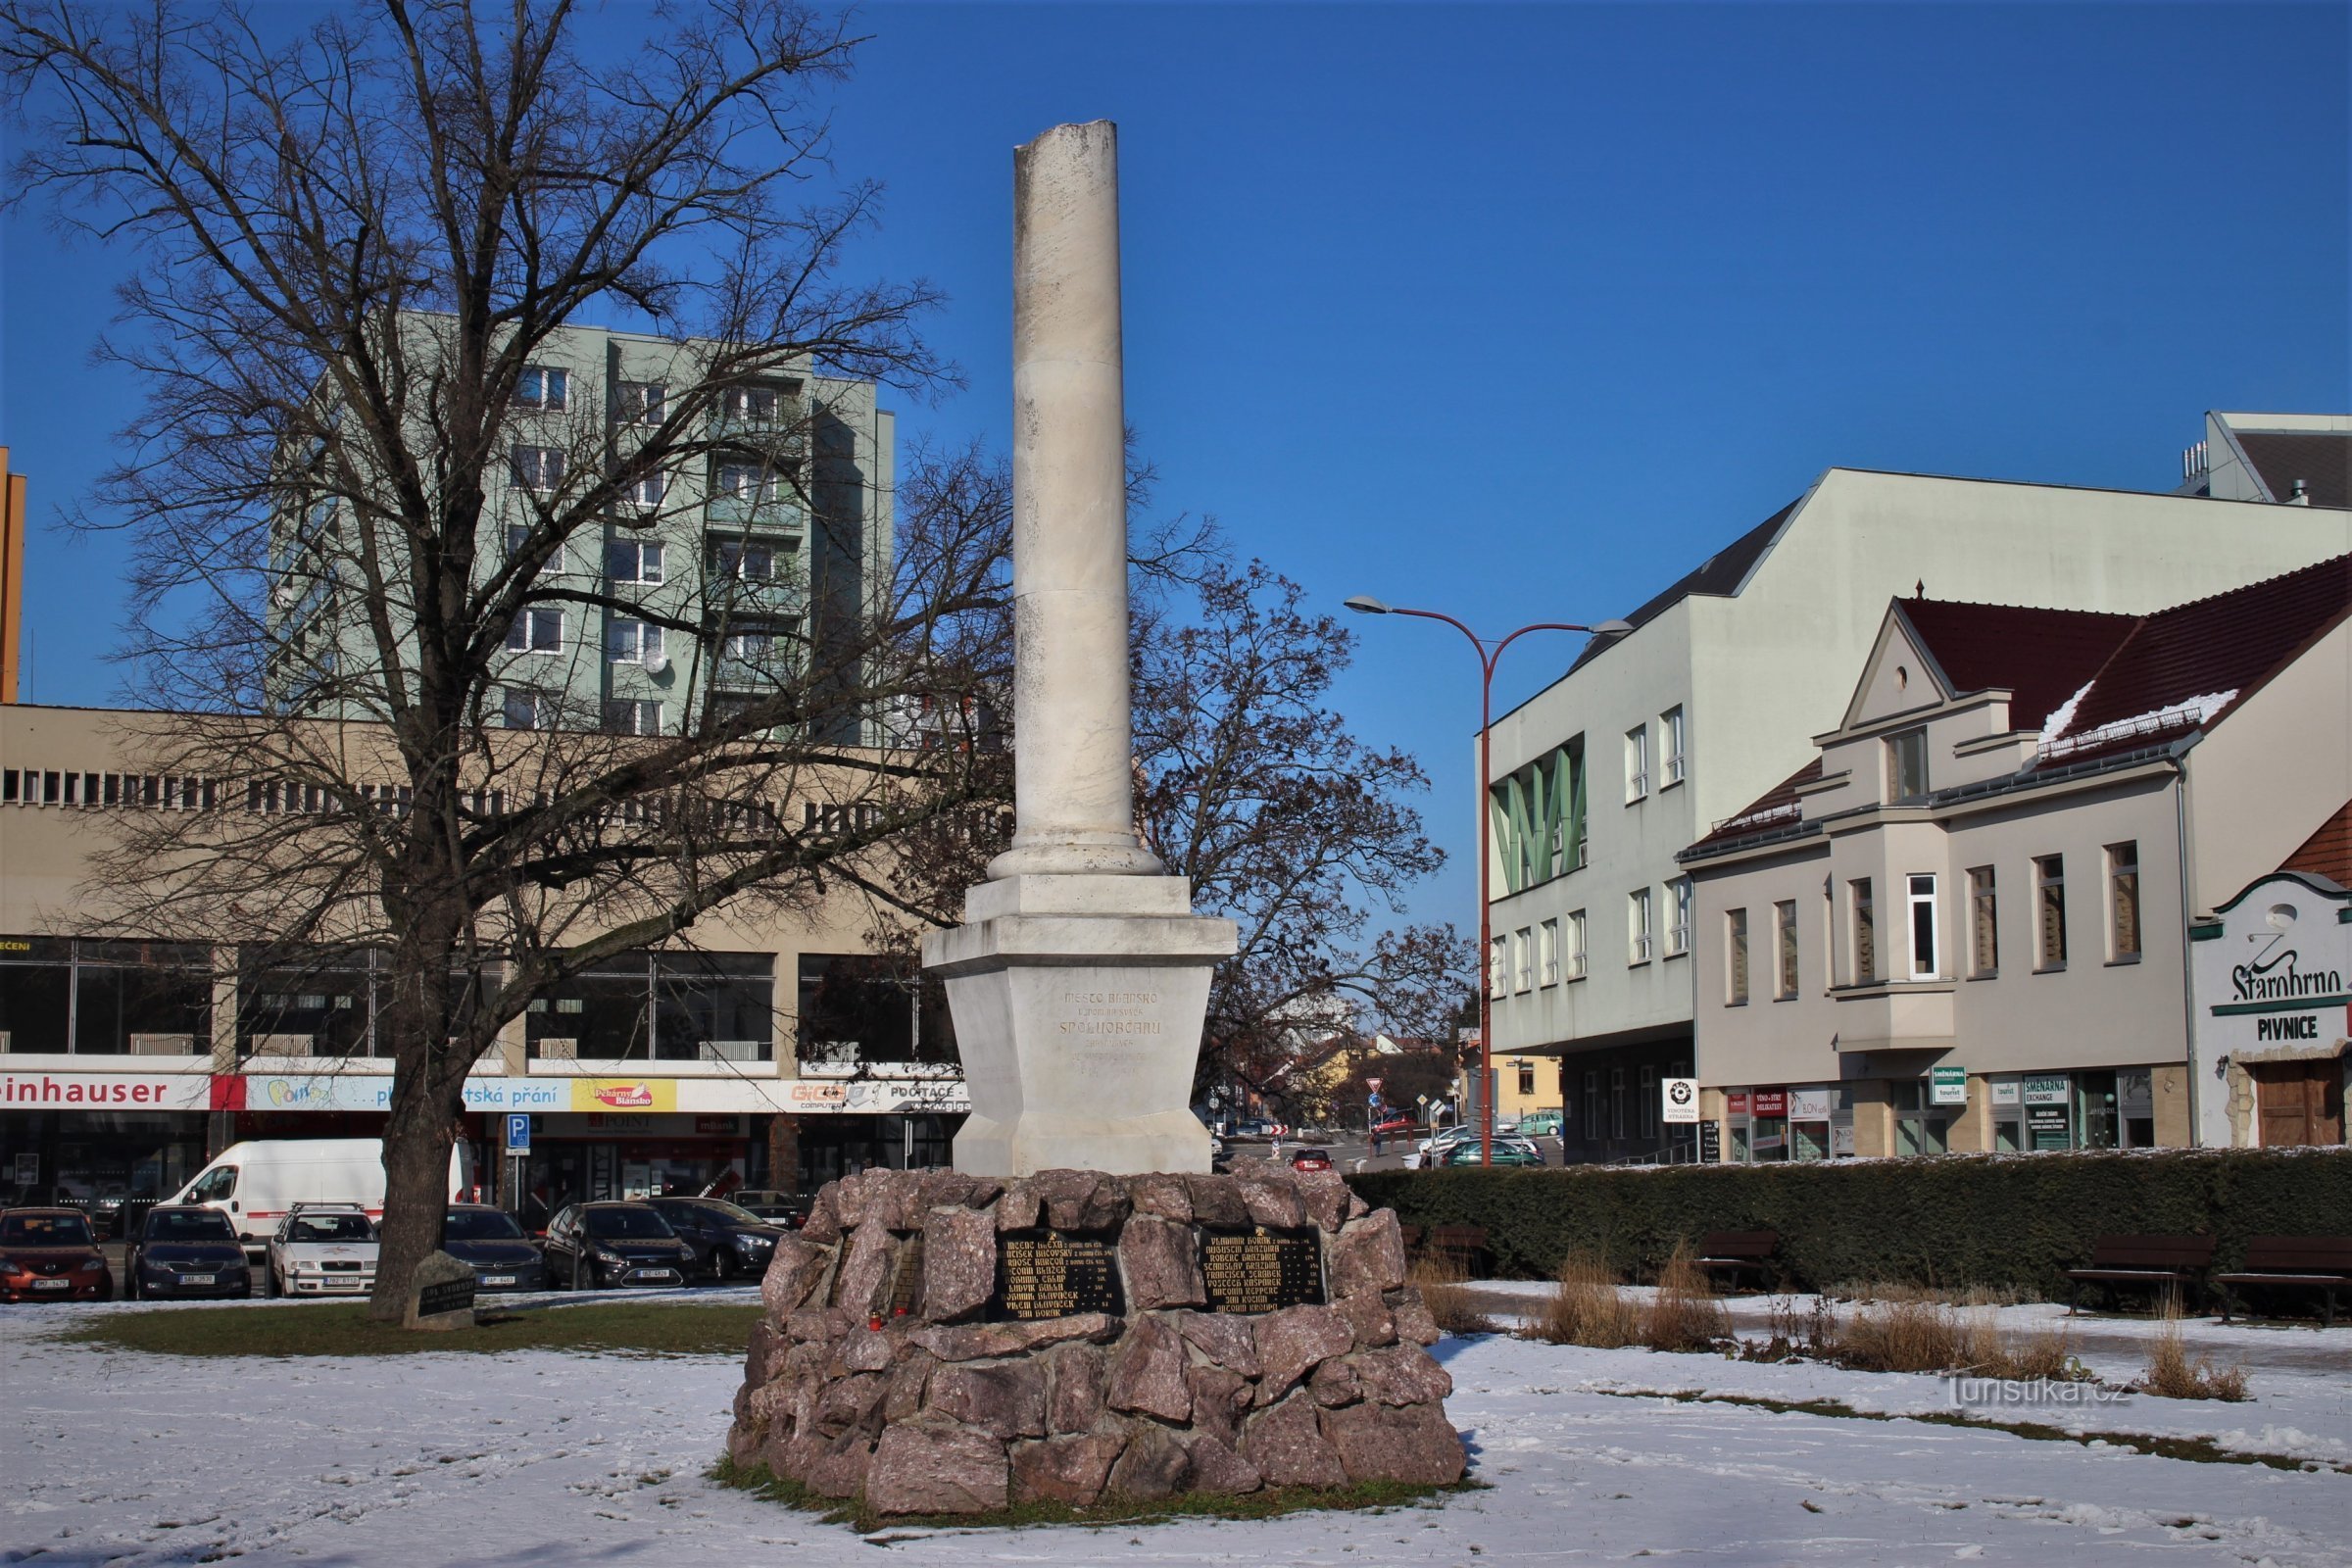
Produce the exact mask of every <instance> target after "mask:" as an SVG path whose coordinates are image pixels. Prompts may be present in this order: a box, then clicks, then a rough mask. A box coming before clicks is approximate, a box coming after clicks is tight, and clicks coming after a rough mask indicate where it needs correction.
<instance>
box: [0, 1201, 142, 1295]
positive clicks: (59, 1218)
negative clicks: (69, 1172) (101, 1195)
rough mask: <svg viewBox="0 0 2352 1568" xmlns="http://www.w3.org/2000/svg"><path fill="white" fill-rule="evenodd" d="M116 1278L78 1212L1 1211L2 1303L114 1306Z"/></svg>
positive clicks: (48, 1209) (0, 1283) (0, 1268)
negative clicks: (107, 1303)
mask: <svg viewBox="0 0 2352 1568" xmlns="http://www.w3.org/2000/svg"><path fill="white" fill-rule="evenodd" d="M114 1296H115V1276H114V1274H113V1272H112V1271H111V1270H109V1269H108V1268H107V1266H106V1254H105V1253H104V1252H102V1251H100V1250H98V1238H97V1236H96V1235H95V1234H93V1233H92V1231H91V1230H90V1220H89V1216H88V1215H86V1214H84V1213H82V1211H81V1210H79V1209H77V1208H11V1209H7V1210H4V1211H0V1301H110V1300H112V1299H114Z"/></svg>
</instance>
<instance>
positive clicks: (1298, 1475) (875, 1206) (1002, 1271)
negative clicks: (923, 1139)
mask: <svg viewBox="0 0 2352 1568" xmlns="http://www.w3.org/2000/svg"><path fill="white" fill-rule="evenodd" d="M1403 1256H1404V1249H1403V1246H1402V1243H1401V1238H1400V1237H1399V1234H1398V1231H1397V1216H1396V1214H1395V1213H1394V1212H1392V1211H1391V1210H1388V1209H1381V1210H1379V1211H1377V1212H1371V1211H1367V1210H1366V1209H1365V1207H1364V1205H1363V1203H1362V1201H1359V1200H1358V1199H1356V1198H1355V1197H1354V1196H1353V1195H1352V1194H1350V1193H1349V1192H1348V1189H1347V1187H1346V1185H1345V1184H1344V1183H1342V1182H1341V1180H1340V1179H1339V1177H1337V1176H1336V1175H1333V1174H1332V1173H1330V1172H1301V1173H1294V1172H1289V1171H1269V1172H1264V1173H1252V1174H1250V1175H1249V1176H1246V1177H1235V1176H1213V1175H1211V1176H1202V1175H1184V1176H1168V1175H1147V1176H1112V1175H1105V1174H1103V1173H1101V1172H1096V1171H1075V1170H1051V1171H1041V1172H1039V1173H1038V1174H1036V1175H1035V1176H1028V1177H1020V1178H1015V1179H1013V1180H1010V1181H998V1180H995V1179H993V1178H986V1177H982V1178H973V1177H971V1176H968V1175H959V1174H957V1173H956V1172H952V1171H868V1172H866V1173H865V1174H863V1175H860V1176H852V1177H849V1178H846V1179H845V1180H842V1181H839V1182H835V1183H833V1184H831V1185H829V1186H827V1187H826V1188H825V1190H824V1191H823V1192H821V1193H819V1194H818V1195H817V1198H816V1202H815V1204H814V1206H813V1208H812V1210H811V1212H810V1215H809V1225H808V1227H807V1228H806V1229H805V1230H804V1231H802V1232H801V1233H800V1234H798V1235H796V1236H793V1237H789V1238H787V1239H786V1240H785V1241H784V1242H782V1243H781V1244H779V1245H778V1247H777V1249H776V1255H775V1258H774V1260H773V1261H772V1262H771V1263H770V1264H769V1265H768V1272H767V1277H766V1280H765V1282H764V1285H763V1287H762V1291H761V1298H762V1299H763V1301H764V1303H765V1310H764V1312H763V1313H762V1315H761V1318H760V1323H759V1325H758V1326H757V1327H756V1328H755V1329H754V1330H753V1333H752V1342H751V1347H750V1349H749V1352H748V1353H747V1355H746V1356H745V1359H744V1379H743V1388H742V1390H741V1391H740V1392H739V1393H738V1394H737V1395H736V1397H735V1424H734V1428H733V1430H732V1431H731V1432H730V1433H729V1434H728V1439H727V1448H728V1452H729V1453H731V1454H732V1455H733V1456H734V1457H735V1458H736V1459H737V1460H738V1461H740V1462H744V1463H761V1464H765V1465H766V1466H767V1467H768V1469H769V1470H770V1471H772V1472H773V1473H774V1474H776V1475H778V1476H782V1477H786V1478H788V1479H790V1480H793V1481H796V1482H799V1483H800V1484H801V1485H803V1486H806V1487H808V1488H809V1490H810V1491H811V1492H814V1493H816V1494H817V1495H821V1496H827V1497H862V1498H863V1499H864V1500H865V1502H866V1503H867V1504H868V1505H869V1506H870V1507H872V1508H874V1509H875V1510H877V1511H878V1512H882V1513H891V1514H956V1513H984V1512H988V1511H991V1510H994V1509H998V1508H1003V1507H1005V1506H1006V1505H1007V1504H1009V1503H1019V1502H1027V1501H1032V1500H1048V1501H1054V1502H1061V1503H1067V1504H1070V1505H1073V1506H1078V1507H1083V1506H1086V1505H1087V1504H1090V1503H1093V1502H1095V1501H1097V1500H1099V1499H1100V1498H1103V1497H1104V1496H1109V1495H1124V1496H1132V1497H1144V1498H1152V1497H1166V1496H1171V1495H1178V1494H1182V1493H1188V1492H1212V1493H1220V1494H1235V1493H1250V1492H1255V1491H1257V1490H1259V1489H1260V1488H1263V1487H1288V1486H1306V1487H1338V1486H1345V1485H1348V1484H1350V1483H1354V1482H1364V1481H1408V1482H1425V1483H1434V1484H1444V1483H1448V1482H1453V1481H1458V1480H1460V1479H1461V1476H1462V1470H1463V1454H1462V1445H1461V1440H1460V1439H1459V1438H1458V1437H1457V1436H1456V1435H1455V1434H1454V1430H1453V1427H1452V1425H1451V1423H1450V1422H1448V1421H1447V1420H1446V1407H1445V1398H1446V1395H1447V1394H1449V1393H1451V1392H1452V1389H1453V1383H1452V1380H1451V1379H1450V1378H1449V1377H1447V1376H1446V1370H1445V1368H1443V1367H1441V1366H1440V1365H1438V1363H1437V1362H1436V1361H1435V1360H1434V1359H1432V1358H1431V1356H1430V1354H1429V1352H1428V1350H1427V1349H1426V1348H1424V1347H1426V1346H1428V1345H1430V1344H1431V1343H1433V1342H1435V1341H1436V1339H1437V1337H1438V1331H1437V1326H1436V1324H1435V1323H1434V1322H1432V1321H1431V1318H1430V1315H1429V1311H1428V1309H1427V1308H1426V1307H1425V1306H1424V1305H1423V1304H1422V1302H1421V1298H1420V1293H1419V1292H1418V1291H1416V1290H1414V1288H1413V1287H1412V1286H1410V1285H1407V1284H1406V1283H1405V1282H1404V1270H1403V1264H1402V1260H1403Z"/></svg>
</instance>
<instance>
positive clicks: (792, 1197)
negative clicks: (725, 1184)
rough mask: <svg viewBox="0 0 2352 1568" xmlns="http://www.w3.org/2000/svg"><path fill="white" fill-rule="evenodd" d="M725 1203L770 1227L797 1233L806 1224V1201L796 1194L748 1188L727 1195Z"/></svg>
mask: <svg viewBox="0 0 2352 1568" xmlns="http://www.w3.org/2000/svg"><path fill="white" fill-rule="evenodd" d="M727 1201H729V1202H731V1203H733V1204H735V1205H736V1206H737V1207H738V1208H741V1209H743V1210H745V1211H746V1212H748V1213H752V1214H757V1215H759V1216H760V1218H761V1219H763V1220H765V1221H766V1222H767V1223H768V1224H770V1225H779V1226H783V1227H785V1228H786V1229H789V1230H796V1231H797V1230H799V1229H800V1228H801V1227H802V1226H804V1225H806V1224H808V1223H809V1200H807V1199H806V1198H802V1197H800V1196H798V1195H797V1194H793V1193H779V1192H775V1191H773V1190H771V1189H769V1188H764V1187H749V1188H745V1189H744V1190H743V1191H741V1192H738V1193H730V1194H728V1195H727Z"/></svg>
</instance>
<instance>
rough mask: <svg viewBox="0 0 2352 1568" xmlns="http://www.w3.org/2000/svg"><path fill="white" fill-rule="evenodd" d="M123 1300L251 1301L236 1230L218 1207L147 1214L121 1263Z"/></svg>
mask: <svg viewBox="0 0 2352 1568" xmlns="http://www.w3.org/2000/svg"><path fill="white" fill-rule="evenodd" d="M252 1294H253V1271H252V1269H251V1268H250V1267H249V1266H248V1265H247V1264H246V1261H245V1249H244V1248H243V1247H242V1246H241V1245H239V1243H238V1241H237V1232H236V1228H235V1227H234V1226H232V1225H230V1224H229V1222H228V1216H227V1215H226V1214H223V1213H221V1211H220V1210H219V1209H217V1208H206V1207H204V1206H202V1205H201V1204H196V1203H165V1204H160V1205H158V1206H157V1207H154V1208H151V1209H149V1210H148V1211H147V1218H146V1220H145V1221H144V1223H142V1224H141V1225H140V1227H139V1233H138V1235H137V1236H136V1237H135V1238H133V1239H132V1241H131V1244H130V1248H129V1251H128V1254H127V1255H126V1256H125V1257H124V1258H123V1296H124V1297H126V1298H132V1299H136V1298H141V1297H145V1298H150V1299H157V1300H166V1299H169V1300H174V1301H177V1300H187V1299H194V1298H199V1297H220V1296H251V1295H252Z"/></svg>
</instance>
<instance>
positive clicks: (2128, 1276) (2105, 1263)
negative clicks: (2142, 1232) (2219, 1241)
mask: <svg viewBox="0 0 2352 1568" xmlns="http://www.w3.org/2000/svg"><path fill="white" fill-rule="evenodd" d="M2214 1246H2215V1243H2214V1239H2213V1238H2212V1237H2210V1236H2102V1237H2100V1238H2099V1239H2098V1240H2097V1241H2095V1242H2093V1243H2092V1244H2091V1248H2090V1261H2089V1262H2088V1263H2085V1264H2084V1265H2083V1266H2082V1267H2081V1268H2070V1269H2068V1270H2067V1271H2066V1277H2067V1281H2068V1287H2069V1288H2068V1290H2067V1300H2066V1310H2067V1315H2068V1316H2070V1317H2071V1316H2073V1315H2074V1313H2075V1312H2076V1310H2077V1309H2078V1308H2079V1307H2080V1306H2081V1305H2082V1287H2083V1286H2084V1285H2106V1286H2111V1287H2121V1286H2126V1285H2145V1286H2148V1287H2150V1288H2152V1289H2153V1290H2155V1291H2156V1293H2157V1294H2158V1295H2159V1296H2160V1297H2161V1296H2172V1297H2175V1298H2177V1297H2178V1296H2179V1294H2180V1287H2181V1286H2183V1285H2187V1284H2191V1283H2195V1282H2198V1281H2201V1280H2202V1279H2203V1277H2204V1274H2205V1271H2206V1270H2207V1269H2209V1268H2211V1267H2213V1250H2214Z"/></svg>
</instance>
